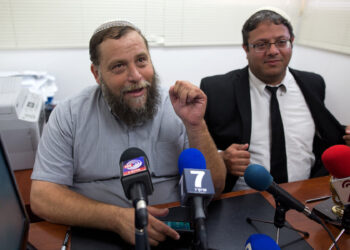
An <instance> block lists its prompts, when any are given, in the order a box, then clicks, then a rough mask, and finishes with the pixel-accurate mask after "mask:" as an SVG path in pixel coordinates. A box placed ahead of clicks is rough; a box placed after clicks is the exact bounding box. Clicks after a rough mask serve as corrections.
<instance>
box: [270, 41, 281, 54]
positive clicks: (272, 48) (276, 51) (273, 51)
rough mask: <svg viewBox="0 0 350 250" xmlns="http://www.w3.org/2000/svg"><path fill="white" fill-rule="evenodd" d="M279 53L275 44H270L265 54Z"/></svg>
mask: <svg viewBox="0 0 350 250" xmlns="http://www.w3.org/2000/svg"><path fill="white" fill-rule="evenodd" d="M278 53H280V50H279V49H278V48H277V46H276V44H275V43H270V45H269V47H268V48H267V54H268V55H269V54H271V55H275V54H278Z"/></svg>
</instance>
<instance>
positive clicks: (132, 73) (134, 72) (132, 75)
mask: <svg viewBox="0 0 350 250" xmlns="http://www.w3.org/2000/svg"><path fill="white" fill-rule="evenodd" d="M141 79H142V75H141V73H140V71H139V69H138V68H137V67H136V65H129V75H128V80H129V81H130V82H135V83H138V82H139V81H140V80H141Z"/></svg>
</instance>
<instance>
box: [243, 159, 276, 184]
mask: <svg viewBox="0 0 350 250" xmlns="http://www.w3.org/2000/svg"><path fill="white" fill-rule="evenodd" d="M244 180H245V182H246V183H247V184H248V186H249V187H251V188H254V189H256V190H259V191H264V190H266V189H267V188H268V187H269V186H270V185H271V183H272V181H273V178H272V176H271V175H270V173H269V172H268V171H267V170H266V169H265V168H264V167H263V166H261V165H259V164H251V165H249V166H248V167H247V169H246V170H245V172H244Z"/></svg>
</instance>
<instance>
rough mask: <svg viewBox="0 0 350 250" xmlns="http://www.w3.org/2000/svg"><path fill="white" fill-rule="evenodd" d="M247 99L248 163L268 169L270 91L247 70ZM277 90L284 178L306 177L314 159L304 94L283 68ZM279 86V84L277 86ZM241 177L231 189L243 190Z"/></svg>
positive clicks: (308, 112) (311, 127)
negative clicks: (249, 124)
mask: <svg viewBox="0 0 350 250" xmlns="http://www.w3.org/2000/svg"><path fill="white" fill-rule="evenodd" d="M249 85H250V98H251V108H252V132H251V139H250V145H249V152H250V162H251V163H255V164H260V165H262V166H264V167H265V168H266V169H267V170H268V171H270V148H271V124H270V98H271V93H270V92H269V91H268V90H267V89H266V88H265V87H266V84H265V83H263V82H262V81H261V80H259V79H258V78H257V77H256V76H254V74H253V73H252V72H251V71H250V69H249ZM280 85H283V86H281V87H280V88H279V89H278V90H277V99H278V102H279V107H280V112H281V116H282V121H283V127H284V135H285V142H286V153H287V171H288V181H289V182H291V181H298V180H304V179H307V178H309V176H310V171H311V167H312V166H313V164H314V162H315V156H314V154H313V152H312V145H313V139H314V135H315V123H314V120H313V118H312V116H311V112H310V109H309V107H308V106H307V103H306V101H305V98H304V95H303V93H302V92H301V90H300V88H299V86H298V84H297V83H296V81H295V79H294V77H293V75H292V74H291V73H290V72H289V70H287V72H286V76H285V77H284V79H283V80H282V82H281V84H280ZM277 86H279V85H277ZM246 188H248V186H247V185H246V183H245V182H244V178H243V177H240V178H239V179H238V181H237V183H236V185H235V187H234V190H241V189H246Z"/></svg>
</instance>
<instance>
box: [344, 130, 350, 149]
mask: <svg viewBox="0 0 350 250" xmlns="http://www.w3.org/2000/svg"><path fill="white" fill-rule="evenodd" d="M343 139H344V140H345V143H346V145H348V146H350V125H349V126H347V127H346V128H345V135H344V136H343Z"/></svg>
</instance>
